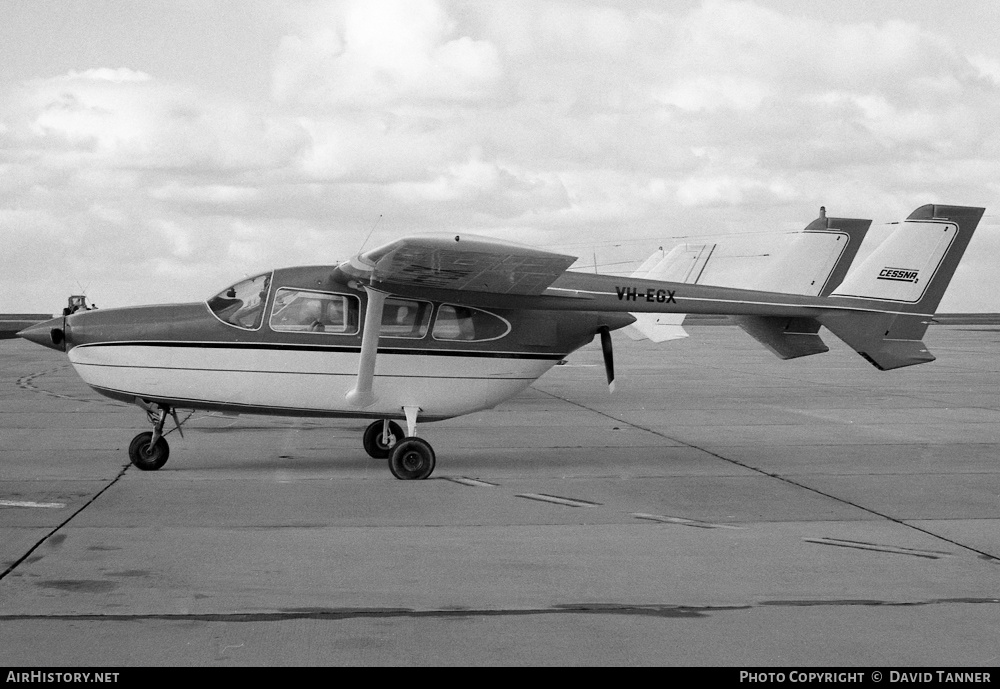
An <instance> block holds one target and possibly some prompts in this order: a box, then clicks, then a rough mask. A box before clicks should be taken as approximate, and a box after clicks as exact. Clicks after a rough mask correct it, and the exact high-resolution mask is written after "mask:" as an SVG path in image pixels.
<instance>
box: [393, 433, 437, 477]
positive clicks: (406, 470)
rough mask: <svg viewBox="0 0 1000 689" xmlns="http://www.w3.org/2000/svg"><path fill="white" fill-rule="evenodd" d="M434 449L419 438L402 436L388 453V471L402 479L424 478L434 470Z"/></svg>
mask: <svg viewBox="0 0 1000 689" xmlns="http://www.w3.org/2000/svg"><path fill="white" fill-rule="evenodd" d="M434 463H435V458H434V450H433V449H432V448H431V446H430V444H429V443H428V442H427V441H425V440H422V439H420V438H403V439H402V440H401V441H400V442H399V443H398V444H397V445H396V447H394V448H392V453H391V454H390V455H389V471H391V472H392V475H393V476H395V477H396V478H398V479H401V480H403V481H412V480H419V479H425V478H427V477H428V476H430V475H431V473H432V472H433V471H434Z"/></svg>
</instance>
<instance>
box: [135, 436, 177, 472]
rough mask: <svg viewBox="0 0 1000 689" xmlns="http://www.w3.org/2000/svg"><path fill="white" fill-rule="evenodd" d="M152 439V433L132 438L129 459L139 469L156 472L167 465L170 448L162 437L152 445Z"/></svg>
mask: <svg viewBox="0 0 1000 689" xmlns="http://www.w3.org/2000/svg"><path fill="white" fill-rule="evenodd" d="M152 439H153V434H152V433H151V432H150V431H146V432H145V433H140V434H139V435H137V436H135V437H134V438H132V442H131V444H130V445H129V446H128V458H129V459H130V460H131V461H132V464H134V465H135V466H136V468H137V469H141V470H142V471H156V470H157V469H159V468H160V467H162V466H163V465H164V464H166V463H167V458H168V457H169V456H170V446H169V445H167V441H166V440H164V439H163V437H162V436H161V437H160V438H159V439H158V440H157V441H156V444H154V445H151V444H150V442H149V441H150V440H152Z"/></svg>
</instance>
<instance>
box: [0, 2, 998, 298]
mask: <svg viewBox="0 0 1000 689" xmlns="http://www.w3.org/2000/svg"><path fill="white" fill-rule="evenodd" d="M780 7H782V8H783V9H781V10H778V9H774V8H773V7H769V6H768V3H767V2H766V0H756V1H752V2H749V1H736V0H704V1H703V2H700V3H697V4H671V3H645V2H642V3H610V2H601V1H599V0H593V1H589V2H561V1H558V0H539V1H537V2H536V1H532V2H527V1H523V2H522V1H518V0H509V1H498V2H491V3H464V2H458V1H457V0H456V1H446V0H440V1H437V0H384V1H378V2H376V1H363V0H357V1H351V0H345V1H343V2H311V3H295V4H290V5H287V9H286V19H287V23H286V24H285V25H283V27H282V29H281V30H280V31H278V32H277V33H276V35H275V40H274V50H273V55H272V61H271V63H270V64H269V65H266V69H265V72H266V75H265V76H266V79H267V80H268V83H269V85H270V90H269V93H270V97H269V99H268V100H266V101H256V102H254V101H251V100H249V99H241V98H240V97H238V96H233V95H221V94H222V93H223V92H224V91H223V90H222V89H216V90H212V89H210V88H207V87H206V86H205V84H204V83H201V84H200V85H199V86H197V87H195V86H192V84H193V83H195V80H194V79H190V80H185V79H183V78H178V77H177V76H176V75H174V76H173V78H170V79H167V78H165V77H164V76H163V75H161V74H158V73H157V72H156V71H155V70H152V69H148V68H147V69H145V70H144V71H143V70H140V69H138V67H137V65H136V64H129V63H127V62H123V63H122V64H105V65H100V66H96V67H95V66H92V65H86V64H80V65H78V66H77V67H76V68H75V69H73V70H71V71H66V70H65V68H64V67H62V68H60V70H59V71H58V72H52V73H50V74H51V76H49V77H48V78H41V79H38V78H35V79H30V80H26V81H24V82H23V83H21V84H20V85H19V86H18V87H16V88H12V89H9V91H8V92H7V93H5V94H4V95H5V96H6V97H5V98H4V99H3V100H0V199H2V200H0V237H2V238H3V239H4V240H5V243H6V245H8V246H11V245H15V244H16V245H17V247H18V248H17V249H15V250H14V251H15V253H14V254H8V255H11V256H14V257H16V262H15V264H14V268H13V269H12V270H8V271H7V274H6V276H5V277H4V278H2V279H5V280H7V283H5V284H4V285H3V286H4V287H10V281H12V280H13V281H24V282H25V283H26V284H33V285H36V286H37V287H36V288H34V289H35V290H36V291H39V290H45V289H51V288H47V287H43V286H41V283H40V282H39V281H38V280H37V279H36V278H35V277H34V276H33V275H32V274H31V271H30V270H29V269H27V268H22V267H21V266H22V264H24V265H31V262H30V260H29V257H30V256H32V255H35V254H36V253H39V252H42V251H44V250H45V248H46V247H48V253H49V254H50V255H52V254H55V255H57V258H56V259H55V260H56V261H57V262H58V269H59V273H60V274H64V275H67V276H69V275H77V276H82V275H83V274H90V273H96V274H97V278H94V279H91V280H90V281H91V282H101V281H102V280H103V281H107V284H111V285H126V284H131V285H133V289H135V290H140V291H141V290H147V289H148V293H145V294H140V293H139V292H136V293H135V294H134V295H130V296H129V297H127V298H128V299H131V300H132V301H145V300H157V298H158V296H159V295H158V290H156V289H155V288H153V287H147V286H148V285H150V282H149V280H147V279H146V278H147V277H148V276H150V275H154V276H161V277H163V278H164V279H165V278H166V277H167V276H170V275H175V276H180V277H181V278H183V279H182V280H180V282H178V281H174V283H173V284H172V287H173V288H177V289H181V290H190V292H191V293H193V295H196V296H201V295H202V294H203V293H206V292H207V291H208V290H209V289H211V288H212V286H215V287H217V286H218V283H219V282H222V281H224V280H226V279H228V276H229V275H230V273H235V274H236V275H239V274H242V273H244V272H251V271H254V270H258V269H263V268H266V267H268V266H269V265H277V264H288V263H296V262H303V263H304V262H317V261H324V260H334V259H335V258H344V257H346V256H347V255H348V254H350V253H351V252H352V251H354V250H356V249H357V248H358V247H359V245H360V242H361V241H362V239H363V237H364V236H365V235H366V234H367V233H368V231H369V230H370V229H371V228H372V227H373V226H374V227H375V228H376V229H375V231H374V235H373V237H372V239H371V243H375V242H378V241H384V240H389V239H392V238H395V237H397V236H399V235H401V234H404V233H408V232H421V231H449V232H450V231H453V230H461V231H471V232H476V233H481V234H493V235H495V236H500V237H505V238H509V239H512V240H518V241H528V242H531V243H534V244H536V245H548V246H551V247H552V248H556V249H559V248H562V247H564V246H573V245H577V246H581V245H582V246H583V247H584V248H583V249H581V250H582V251H588V252H590V251H592V250H594V247H597V250H599V251H601V252H602V254H606V255H602V256H601V257H600V258H601V260H607V261H609V262H617V261H618V260H624V259H625V258H637V257H638V254H641V253H642V252H643V251H644V250H645V249H646V248H647V246H648V247H655V246H657V245H659V244H661V243H664V242H669V241H670V238H671V237H678V236H685V237H686V236H690V235H696V234H705V233H715V234H718V233H723V234H724V233H730V232H742V231H746V230H754V229H760V228H761V227H762V226H763V227H772V228H773V227H774V226H775V224H776V223H779V224H780V225H781V227H783V228H787V229H798V228H801V226H802V225H804V224H805V223H806V222H808V221H809V220H810V219H812V218H813V217H815V214H816V210H817V208H818V206H819V205H821V204H824V205H826V206H827V207H828V208H829V209H830V211H831V213H834V214H838V215H875V216H876V219H883V220H894V219H898V218H899V217H901V216H903V215H905V214H906V213H908V212H909V211H910V210H912V209H913V208H914V207H916V206H918V205H921V204H923V203H926V202H934V201H940V202H955V203H969V204H984V205H989V204H991V203H992V201H993V199H994V198H996V195H997V192H998V190H1000V189H998V183H997V182H994V181H993V180H996V179H1000V169H998V168H1000V163H998V162H997V161H998V160H1000V134H998V133H997V130H996V127H995V122H996V121H997V119H998V118H1000V97H998V96H1000V56H998V55H997V54H995V53H990V52H989V50H988V47H987V48H984V47H982V46H980V48H979V49H978V52H977V53H976V54H972V55H969V54H966V53H965V52H964V51H965V50H966V48H965V43H964V42H963V41H962V40H960V36H957V35H950V34H949V33H948V32H946V31H943V30H942V28H941V27H940V26H937V25H935V26H929V25H926V24H921V23H920V22H919V21H918V20H917V19H915V18H913V17H912V16H910V15H911V14H912V13H906V12H905V11H903V10H900V12H899V13H898V18H894V19H892V18H890V19H888V20H885V19H881V20H878V21H876V20H874V19H870V18H866V17H865V16H863V15H858V16H857V17H854V18H838V19H836V20H832V19H829V18H824V17H823V16H822V15H821V14H819V13H811V12H810V11H809V8H805V7H796V8H793V9H787V8H786V6H785V5H783V4H782V5H780ZM884 14H885V13H883V16H884ZM890 14H891V13H890ZM238 40H239V39H238V37H235V36H234V42H238ZM379 218H381V220H379ZM601 247H604V248H601ZM615 251H618V252H619V253H618V254H614V253H613V252H615ZM10 260H14V259H13V258H12V259H10ZM227 269H228V270H227ZM67 279H68V278H67ZM74 279H78V278H74ZM79 279H82V277H80V278H79ZM72 287H73V284H72V282H70V284H69V285H59V287H58V290H62V291H66V290H68V289H71V288H72ZM188 296H192V294H189V293H183V294H172V295H170V297H169V298H187V297H188ZM125 298H126V297H124V296H123V297H122V299H123V300H124V299H125ZM60 299H61V297H60ZM49 301H52V300H51V299H50V300H49ZM104 301H106V302H107V301H111V300H109V299H105V300H104ZM8 310H10V309H8Z"/></svg>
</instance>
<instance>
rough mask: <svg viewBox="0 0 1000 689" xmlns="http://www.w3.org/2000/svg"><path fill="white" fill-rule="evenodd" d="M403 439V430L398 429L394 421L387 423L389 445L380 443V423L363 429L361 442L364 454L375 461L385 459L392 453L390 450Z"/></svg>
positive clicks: (377, 422)
mask: <svg viewBox="0 0 1000 689" xmlns="http://www.w3.org/2000/svg"><path fill="white" fill-rule="evenodd" d="M402 439H403V429H402V428H400V427H399V424H398V423H396V422H395V421H390V422H389V444H388V445H386V444H385V443H383V442H382V422H381V421H376V422H375V423H373V424H372V425H370V426H369V427H368V428H366V429H365V435H364V438H363V439H362V442H363V443H364V446H365V452H367V453H368V456H369V457H374V458H375V459H385V458H387V457H388V456H389V455H390V453H392V448H394V447H395V446H396V443H398V442H399V441H400V440H402Z"/></svg>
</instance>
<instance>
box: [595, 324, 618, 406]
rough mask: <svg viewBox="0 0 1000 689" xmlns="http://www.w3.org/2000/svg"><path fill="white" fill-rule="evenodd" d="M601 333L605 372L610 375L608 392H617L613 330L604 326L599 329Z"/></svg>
mask: <svg viewBox="0 0 1000 689" xmlns="http://www.w3.org/2000/svg"><path fill="white" fill-rule="evenodd" d="M598 332H599V333H601V351H602V352H603V353H604V371H605V372H606V373H607V374H608V391H609V392H614V391H615V354H614V351H613V350H612V348H611V330H610V329H609V328H608V326H606V325H604V326H601V327H600V328H598Z"/></svg>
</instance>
